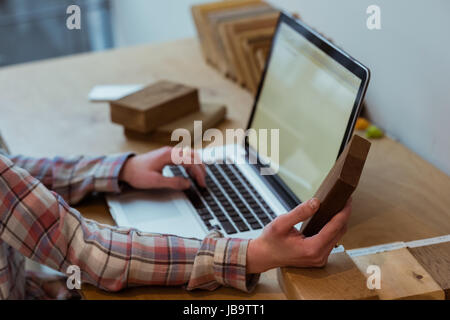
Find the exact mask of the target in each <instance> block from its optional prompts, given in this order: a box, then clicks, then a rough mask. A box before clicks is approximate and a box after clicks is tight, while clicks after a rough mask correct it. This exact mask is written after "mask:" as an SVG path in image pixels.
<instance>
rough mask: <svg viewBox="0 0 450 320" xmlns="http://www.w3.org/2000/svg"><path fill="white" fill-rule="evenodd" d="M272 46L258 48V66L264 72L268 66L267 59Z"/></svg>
mask: <svg viewBox="0 0 450 320" xmlns="http://www.w3.org/2000/svg"><path fill="white" fill-rule="evenodd" d="M269 52H270V48H267V49H258V50H256V60H257V61H258V67H259V69H260V71H261V72H262V71H263V70H264V68H265V66H266V62H267V59H268V57H269Z"/></svg>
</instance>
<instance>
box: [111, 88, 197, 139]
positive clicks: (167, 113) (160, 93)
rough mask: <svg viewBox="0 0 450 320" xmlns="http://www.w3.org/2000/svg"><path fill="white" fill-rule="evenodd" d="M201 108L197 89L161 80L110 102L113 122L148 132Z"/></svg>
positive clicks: (134, 129) (137, 130)
mask: <svg viewBox="0 0 450 320" xmlns="http://www.w3.org/2000/svg"><path fill="white" fill-rule="evenodd" d="M198 110H200V102H199V98H198V92H197V89H195V88H192V87H189V86H186V85H183V84H180V83H175V82H170V81H158V82H156V83H154V84H151V85H149V86H147V87H145V88H143V89H141V90H139V91H137V92H134V93H132V94H130V95H127V96H125V97H123V98H121V99H118V100H115V101H111V102H110V112H111V121H112V122H114V123H117V124H121V125H122V126H124V127H125V128H127V129H130V130H133V131H136V132H140V133H148V132H151V131H154V130H156V129H157V128H158V127H160V126H162V125H166V124H168V123H170V122H172V121H175V120H177V119H179V118H181V117H183V116H186V115H188V114H190V113H194V112H197V111H198Z"/></svg>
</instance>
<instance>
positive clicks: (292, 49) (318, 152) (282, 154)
mask: <svg viewBox="0 0 450 320" xmlns="http://www.w3.org/2000/svg"><path fill="white" fill-rule="evenodd" d="M273 41H274V43H273V45H272V52H271V57H270V60H269V64H268V66H267V69H266V74H265V78H264V80H263V81H264V82H263V83H262V84H261V89H260V93H259V99H258V101H257V103H256V106H255V109H254V114H253V118H252V122H251V125H250V128H251V129H256V130H258V129H269V130H268V132H270V129H279V147H278V149H279V154H278V156H277V157H274V156H273V154H272V152H271V150H272V147H271V146H270V144H271V141H270V139H266V140H267V141H261V139H259V141H258V137H257V135H256V136H255V135H250V136H249V137H248V143H249V145H250V146H251V147H252V148H253V149H255V150H258V152H259V153H260V155H261V156H262V157H263V158H267V159H268V160H270V162H271V164H272V165H273V164H274V163H276V167H277V169H278V175H279V177H280V178H281V179H282V180H283V182H284V183H285V184H286V185H287V186H288V187H289V188H290V189H291V191H292V192H293V193H294V194H295V195H296V196H297V198H299V199H300V200H301V201H305V200H307V199H309V198H311V197H312V196H313V195H314V194H315V192H316V190H317V189H318V187H319V186H320V184H321V183H322V181H323V179H324V178H325V176H326V175H327V174H328V171H329V170H330V169H331V167H332V166H333V164H334V163H335V161H336V158H337V156H338V153H339V149H340V147H341V144H342V141H343V138H344V134H345V131H346V128H347V125H348V122H349V119H350V117H351V113H352V110H353V107H354V104H355V101H356V99H357V95H358V90H359V88H360V85H361V79H360V78H358V77H357V76H356V75H354V74H353V73H352V72H350V71H349V70H347V69H346V68H345V67H343V66H342V65H341V64H340V63H338V62H337V61H335V60H334V59H333V58H331V57H330V56H329V55H327V54H326V53H325V52H324V51H322V50H321V49H319V48H318V47H317V46H316V45H315V44H313V43H312V42H310V41H309V40H308V39H307V38H305V37H304V36H303V35H302V34H301V33H299V32H297V31H296V30H294V29H293V28H292V27H291V26H290V25H288V24H286V23H284V22H280V25H279V27H278V29H277V33H276V35H275V37H274V40H273ZM257 132H258V131H257ZM258 143H259V144H258ZM261 143H266V146H265V148H264V147H263V148H262V146H261ZM262 150H266V152H265V153H264V152H262Z"/></svg>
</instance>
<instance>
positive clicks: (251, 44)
mask: <svg viewBox="0 0 450 320" xmlns="http://www.w3.org/2000/svg"><path fill="white" fill-rule="evenodd" d="M271 44H272V35H270V36H268V37H265V36H263V37H261V36H258V37H255V38H248V39H244V40H243V43H242V47H243V49H244V52H245V57H246V60H247V64H248V68H249V70H250V75H251V81H252V84H251V92H252V93H253V94H255V93H256V90H257V89H258V85H259V82H260V79H261V74H262V70H261V68H260V66H259V62H258V57H257V55H256V53H257V51H258V50H261V49H264V50H265V49H269V48H270V46H271Z"/></svg>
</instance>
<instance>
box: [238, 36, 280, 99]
mask: <svg viewBox="0 0 450 320" xmlns="http://www.w3.org/2000/svg"><path fill="white" fill-rule="evenodd" d="M274 31H275V27H268V28H263V29H257V30H251V31H245V32H241V33H239V34H238V35H237V36H236V37H235V38H234V39H233V41H234V48H235V54H236V57H237V60H238V61H240V68H241V69H240V70H239V72H238V82H239V83H241V84H243V85H244V86H245V87H247V88H249V89H250V90H251V91H254V81H253V78H252V72H251V69H250V66H249V64H248V59H247V53H246V52H245V49H244V47H243V43H244V42H246V41H249V40H255V39H260V40H271V39H272V37H273V33H274Z"/></svg>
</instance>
